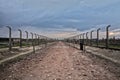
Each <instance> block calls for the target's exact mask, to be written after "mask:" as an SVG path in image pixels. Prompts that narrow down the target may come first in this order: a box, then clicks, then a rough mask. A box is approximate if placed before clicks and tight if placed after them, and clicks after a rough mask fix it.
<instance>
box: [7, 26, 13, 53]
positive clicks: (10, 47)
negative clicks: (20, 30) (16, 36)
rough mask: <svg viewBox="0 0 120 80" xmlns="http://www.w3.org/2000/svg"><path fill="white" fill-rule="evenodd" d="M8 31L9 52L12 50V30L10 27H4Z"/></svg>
mask: <svg viewBox="0 0 120 80" xmlns="http://www.w3.org/2000/svg"><path fill="white" fill-rule="evenodd" d="M6 27H7V28H8V29H9V51H11V50H12V38H11V35H12V33H11V32H12V31H11V30H12V29H11V27H10V26H6Z"/></svg>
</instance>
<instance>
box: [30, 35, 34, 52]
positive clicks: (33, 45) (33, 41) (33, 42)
mask: <svg viewBox="0 0 120 80" xmlns="http://www.w3.org/2000/svg"><path fill="white" fill-rule="evenodd" d="M31 36H32V46H33V52H34V53H35V45H34V39H33V33H31Z"/></svg>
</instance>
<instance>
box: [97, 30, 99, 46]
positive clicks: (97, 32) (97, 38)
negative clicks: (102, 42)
mask: <svg viewBox="0 0 120 80" xmlns="http://www.w3.org/2000/svg"><path fill="white" fill-rule="evenodd" d="M99 31H100V28H98V29H97V47H98V46H99Z"/></svg>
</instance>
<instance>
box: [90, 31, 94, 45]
mask: <svg viewBox="0 0 120 80" xmlns="http://www.w3.org/2000/svg"><path fill="white" fill-rule="evenodd" d="M93 32H94V30H92V31H91V34H90V45H91V46H92V33H93Z"/></svg>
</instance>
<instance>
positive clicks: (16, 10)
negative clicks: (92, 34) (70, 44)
mask: <svg viewBox="0 0 120 80" xmlns="http://www.w3.org/2000/svg"><path fill="white" fill-rule="evenodd" d="M108 24H111V25H112V29H114V31H115V30H117V31H120V29H119V28H120V0H0V27H1V28H0V31H1V32H0V36H2V35H3V34H4V33H5V32H4V31H3V30H1V29H2V28H3V27H4V26H6V25H10V26H12V28H13V29H14V30H16V29H17V28H20V29H22V30H27V31H30V32H37V33H39V34H45V35H47V36H50V37H56V36H57V37H58V36H60V37H63V36H64V37H67V36H71V35H75V34H76V33H78V32H83V31H86V30H91V29H94V28H98V27H102V28H104V27H105V26H106V25H108Z"/></svg>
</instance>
